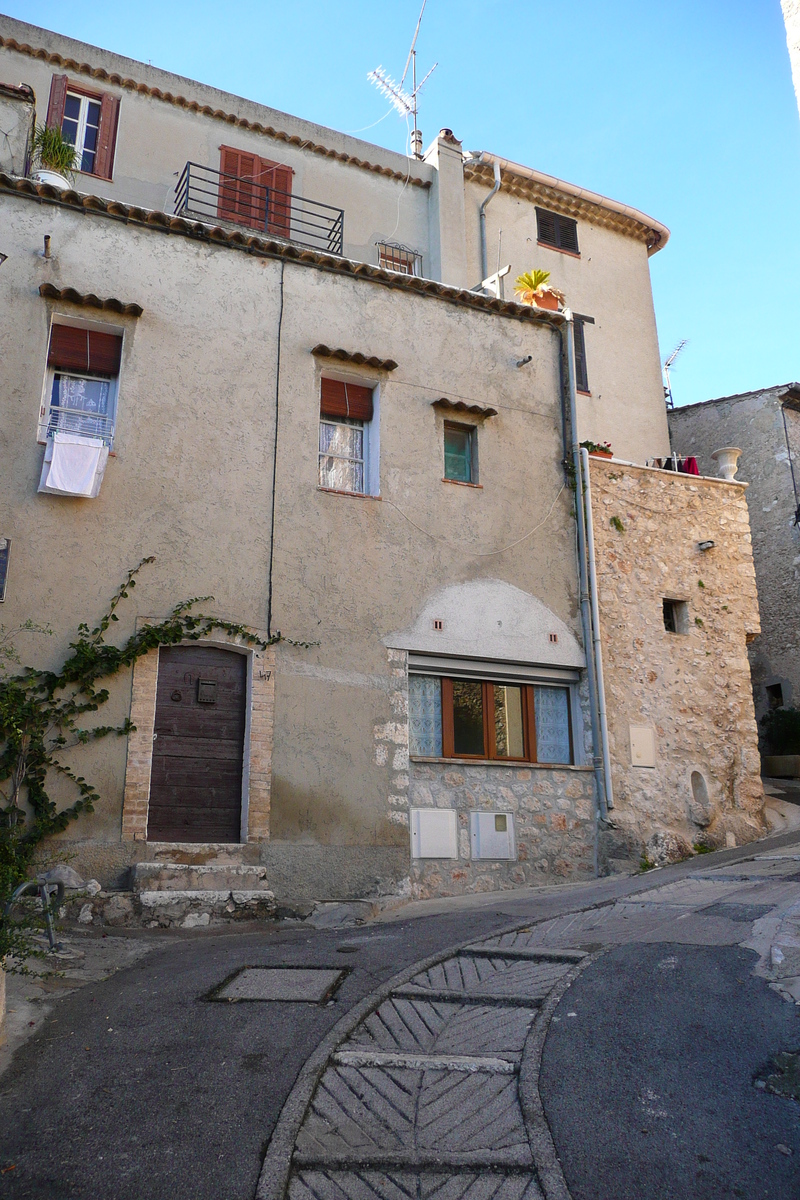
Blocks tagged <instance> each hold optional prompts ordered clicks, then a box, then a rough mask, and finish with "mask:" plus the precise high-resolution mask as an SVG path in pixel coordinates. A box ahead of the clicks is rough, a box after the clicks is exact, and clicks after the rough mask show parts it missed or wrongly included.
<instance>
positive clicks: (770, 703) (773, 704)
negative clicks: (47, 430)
mask: <svg viewBox="0 0 800 1200" xmlns="http://www.w3.org/2000/svg"><path fill="white" fill-rule="evenodd" d="M764 690H765V691H766V693H767V707H768V708H770V709H773V708H783V685H782V684H780V683H770V684H767V687H766V688H765V689H764Z"/></svg>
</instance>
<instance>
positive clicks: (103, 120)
mask: <svg viewBox="0 0 800 1200" xmlns="http://www.w3.org/2000/svg"><path fill="white" fill-rule="evenodd" d="M68 92H73V93H74V94H75V95H76V96H85V97H86V98H87V99H89V100H94V101H99V102H100V123H99V125H98V129H97V149H96V151H95V159H94V165H95V169H94V170H93V171H81V170H80V168H78V174H79V175H87V176H89V177H90V178H91V179H109V180H110V179H113V177H114V158H115V155H116V151H117V133H118V130H119V97H118V96H115V95H113V94H112V93H111V92H103V91H98V90H97V89H95V88H91V87H86V85H85V84H83V83H74V82H73V81H72V80H71V79H70V78H69V76H68V75H54V76H53V78H52V80H51V83H50V99H49V103H48V108H47V125H48V126H49V127H50V128H58V129H61V127H62V124H63V122H64V106H65V104H66V99H67V93H68Z"/></svg>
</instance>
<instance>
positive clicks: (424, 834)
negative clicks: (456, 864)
mask: <svg viewBox="0 0 800 1200" xmlns="http://www.w3.org/2000/svg"><path fill="white" fill-rule="evenodd" d="M411 857H412V858H458V831H457V825H456V814H455V812H454V811H453V810H452V809H448V808H412V809H411Z"/></svg>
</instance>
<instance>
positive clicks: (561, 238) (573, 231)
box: [556, 217, 579, 254]
mask: <svg viewBox="0 0 800 1200" xmlns="http://www.w3.org/2000/svg"><path fill="white" fill-rule="evenodd" d="M556 219H557V222H558V245H559V248H560V249H561V250H571V251H572V253H573V254H578V253H579V250H578V222H577V221H573V220H572V218H571V217H558V218H556Z"/></svg>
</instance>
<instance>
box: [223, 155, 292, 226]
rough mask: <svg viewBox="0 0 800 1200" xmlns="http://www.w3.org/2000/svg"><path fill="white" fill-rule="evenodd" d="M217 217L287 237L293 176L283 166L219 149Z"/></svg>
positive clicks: (263, 159)
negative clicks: (219, 175) (219, 176)
mask: <svg viewBox="0 0 800 1200" xmlns="http://www.w3.org/2000/svg"><path fill="white" fill-rule="evenodd" d="M220 174H221V178H220V185H219V216H220V218H221V219H222V220H224V221H235V222H236V223H237V224H239V225H247V226H249V228H251V229H264V230H265V231H266V232H267V233H275V234H277V235H278V236H279V237H285V238H288V237H289V236H290V235H291V228H292V175H293V171H292V168H291V167H287V166H286V165H285V164H284V163H277V162H272V161H271V160H270V159H268V158H259V156H258V155H257V154H250V153H248V152H246V151H244V150H235V149H234V148H233V147H231V146H221V147H220Z"/></svg>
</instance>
